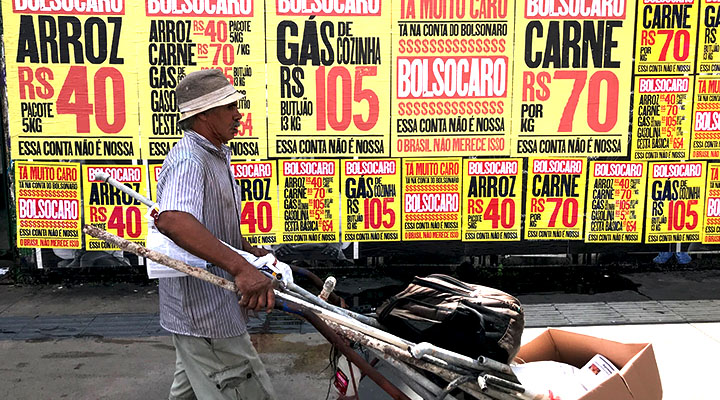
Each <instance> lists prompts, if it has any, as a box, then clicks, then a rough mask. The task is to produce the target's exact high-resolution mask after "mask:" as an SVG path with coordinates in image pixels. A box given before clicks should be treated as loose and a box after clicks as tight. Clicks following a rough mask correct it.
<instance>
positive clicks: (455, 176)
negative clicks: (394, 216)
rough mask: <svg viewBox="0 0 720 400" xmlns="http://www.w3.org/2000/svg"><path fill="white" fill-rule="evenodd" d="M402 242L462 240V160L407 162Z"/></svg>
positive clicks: (404, 169)
mask: <svg viewBox="0 0 720 400" xmlns="http://www.w3.org/2000/svg"><path fill="white" fill-rule="evenodd" d="M402 164H403V166H402V171H403V174H402V182H403V213H402V227H403V229H402V239H403V240H458V239H460V220H461V209H460V197H461V194H460V190H461V189H462V184H461V182H460V179H461V174H462V170H461V168H462V163H461V159H460V158H404V159H403V160H402Z"/></svg>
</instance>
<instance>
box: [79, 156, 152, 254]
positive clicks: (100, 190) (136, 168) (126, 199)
mask: <svg viewBox="0 0 720 400" xmlns="http://www.w3.org/2000/svg"><path fill="white" fill-rule="evenodd" d="M82 171H83V175H82V177H83V204H84V208H83V209H84V211H85V223H86V224H88V225H93V226H96V227H98V228H100V229H102V230H105V231H108V232H110V233H112V234H114V235H117V236H119V237H121V238H124V239H127V240H129V241H131V242H133V243H137V244H139V245H140V246H145V238H147V232H148V223H147V219H145V214H146V213H147V206H146V205H144V204H143V203H141V202H140V201H139V200H136V199H135V198H133V197H132V196H130V195H129V194H126V193H124V192H122V191H121V190H120V189H118V188H116V187H114V186H112V185H110V184H109V183H106V182H103V181H101V180H100V179H98V178H96V177H95V174H97V173H100V172H104V173H106V174H108V175H110V177H111V178H114V179H115V180H116V181H118V182H120V183H122V184H123V185H125V186H127V187H129V188H130V189H132V190H134V191H136V192H138V193H140V194H141V195H143V196H146V197H147V194H146V192H145V188H146V187H147V185H146V183H145V167H144V166H143V165H88V164H85V165H83V166H82ZM85 249H86V250H88V251H103V250H119V248H118V247H116V246H113V245H111V244H110V243H107V242H105V241H104V240H102V239H97V238H94V237H92V236H90V235H85Z"/></svg>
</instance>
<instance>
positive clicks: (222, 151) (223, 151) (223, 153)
mask: <svg viewBox="0 0 720 400" xmlns="http://www.w3.org/2000/svg"><path fill="white" fill-rule="evenodd" d="M185 137H186V138H188V139H190V140H191V141H193V142H194V143H195V144H197V145H198V146H200V147H201V148H203V149H205V150H206V151H207V152H208V153H210V154H213V155H215V156H218V157H223V158H227V159H230V153H231V151H230V147H228V145H226V144H224V143H221V144H220V148H219V149H218V148H217V147H215V145H214V144H212V143H210V141H209V140H207V138H206V137H204V136H202V135H201V134H199V133H197V132H195V131H194V130H192V129H187V130H185Z"/></svg>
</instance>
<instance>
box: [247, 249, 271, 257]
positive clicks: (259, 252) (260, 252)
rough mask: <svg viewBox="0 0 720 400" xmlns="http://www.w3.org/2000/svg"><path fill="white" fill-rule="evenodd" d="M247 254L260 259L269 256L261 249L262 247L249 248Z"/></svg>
mask: <svg viewBox="0 0 720 400" xmlns="http://www.w3.org/2000/svg"><path fill="white" fill-rule="evenodd" d="M247 252H248V253H250V254H252V255H254V256H255V257H262V256H266V255H268V254H270V252H269V251H267V250H265V249H263V248H262V247H255V246H250V249H249V250H247Z"/></svg>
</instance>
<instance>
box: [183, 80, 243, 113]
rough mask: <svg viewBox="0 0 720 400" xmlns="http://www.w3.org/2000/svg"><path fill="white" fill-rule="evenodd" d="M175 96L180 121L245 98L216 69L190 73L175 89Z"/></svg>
mask: <svg viewBox="0 0 720 400" xmlns="http://www.w3.org/2000/svg"><path fill="white" fill-rule="evenodd" d="M175 95H176V97H177V103H178V108H180V121H182V120H185V119H188V118H190V117H192V116H193V115H196V114H200V113H201V112H203V111H207V110H209V109H211V108H215V107H219V106H224V105H226V104H230V103H233V102H236V101H238V100H240V99H242V98H243V97H245V95H243V94H241V93H239V92H238V91H237V90H236V89H235V88H234V87H233V85H231V84H230V82H229V81H228V79H227V77H226V76H225V75H223V74H222V72H220V70H218V69H214V68H213V69H204V70H200V71H195V72H191V73H189V74H188V75H187V76H186V77H185V78H183V80H181V81H180V83H179V84H178V85H177V88H175Z"/></svg>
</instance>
